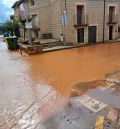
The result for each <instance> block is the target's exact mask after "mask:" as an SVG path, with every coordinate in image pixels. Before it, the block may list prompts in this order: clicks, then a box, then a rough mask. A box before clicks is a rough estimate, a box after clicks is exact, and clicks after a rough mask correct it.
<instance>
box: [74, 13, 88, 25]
mask: <svg viewBox="0 0 120 129" xmlns="http://www.w3.org/2000/svg"><path fill="white" fill-rule="evenodd" d="M88 21H89V15H88V14H85V15H83V16H82V17H79V19H78V17H77V16H75V25H74V26H75V27H81V26H88V24H89V23H88Z"/></svg>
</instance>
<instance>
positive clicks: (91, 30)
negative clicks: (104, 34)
mask: <svg viewBox="0 0 120 129" xmlns="http://www.w3.org/2000/svg"><path fill="white" fill-rule="evenodd" d="M96 37H97V27H96V26H89V27H88V43H96Z"/></svg>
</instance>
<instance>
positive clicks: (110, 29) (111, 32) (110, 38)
mask: <svg viewBox="0 0 120 129" xmlns="http://www.w3.org/2000/svg"><path fill="white" fill-rule="evenodd" d="M109 40H113V26H109Z"/></svg>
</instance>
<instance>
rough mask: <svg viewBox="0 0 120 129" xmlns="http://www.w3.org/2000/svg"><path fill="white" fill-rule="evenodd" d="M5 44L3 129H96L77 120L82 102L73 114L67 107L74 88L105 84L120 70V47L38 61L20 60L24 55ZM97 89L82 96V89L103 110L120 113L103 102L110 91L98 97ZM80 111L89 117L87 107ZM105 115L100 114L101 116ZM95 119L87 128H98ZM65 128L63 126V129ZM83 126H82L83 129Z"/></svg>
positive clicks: (0, 89) (0, 73)
mask: <svg viewBox="0 0 120 129" xmlns="http://www.w3.org/2000/svg"><path fill="white" fill-rule="evenodd" d="M2 40H3V39H2V38H1V39H0V129H35V128H36V129H48V128H49V129H65V128H66V129H67V128H69V129H73V128H74V127H75V126H76V128H74V129H92V128H88V127H87V126H83V125H85V122H86V121H85V119H86V118H85V117H84V115H83V120H81V118H80V115H81V114H78V112H79V110H80V107H79V108H78V103H79V102H77V101H78V100H79V99H77V100H76V98H75V99H72V100H71V103H72V104H73V105H77V106H73V107H74V108H73V109H72V107H71V106H68V107H66V104H67V103H68V101H69V100H70V99H69V96H70V93H71V90H72V88H73V87H74V85H77V84H78V83H81V82H87V81H93V80H99V79H105V76H106V74H108V73H111V72H113V71H117V70H120V44H119V43H111V44H104V45H103V44H101V45H95V46H89V47H81V48H74V49H68V50H62V51H55V52H49V53H44V54H40V55H33V56H28V55H26V54H25V53H23V56H21V55H20V53H19V51H9V50H8V49H7V46H6V43H4V42H3V41H2ZM107 86H108V85H107ZM107 86H106V87H107ZM92 88H93V90H91V89H92ZM96 88H97V86H93V87H91V86H90V85H88V86H86V87H81V88H79V90H81V89H82V92H83V93H82V94H84V93H85V94H86V95H87V96H91V97H93V98H94V99H97V100H99V101H100V102H103V103H104V104H103V105H102V106H103V107H104V108H105V107H106V106H107V105H112V106H114V107H115V108H116V107H118V109H119V108H120V105H119V104H118V105H117V103H112V102H110V101H109V100H108V98H107V97H106V96H105V98H106V100H104V97H101V96H100V94H103V96H104V94H106V92H105V93H104V92H103V91H105V89H104V90H100V91H99V89H96ZM88 90H89V91H88ZM114 90H115V91H116V88H112V89H110V90H107V96H110V97H111V99H113V101H114V98H116V96H115V92H114V95H113V96H111V93H112V92H113V91H114ZM87 91H88V92H87ZM86 92H87V93H86ZM97 94H98V96H97ZM118 95H120V94H119V93H118ZM87 99H88V97H87ZM89 99H90V97H89ZM103 100H104V101H103ZM119 100H120V99H119V97H118V98H117V102H120V101H119ZM82 102H83V101H82ZM82 102H81V103H82ZM86 107H87V105H86ZM81 110H82V114H84V113H85V114H88V113H89V112H90V111H87V109H85V110H84V108H83V107H82V106H81ZM81 110H80V111H81ZM83 110H84V111H83ZM103 112H104V111H101V114H103ZM65 114H67V116H66V115H65ZM70 114H72V115H70ZM71 116H72V117H71ZM68 117H69V118H68ZM94 117H95V115H94V114H93V115H92V116H91V114H90V116H89V114H88V118H93V119H92V120H91V121H90V122H89V123H88V125H90V126H92V127H93V124H94V123H95V119H94ZM49 118H50V119H49ZM63 118H64V119H65V120H64V119H63ZM79 118H80V119H79ZM73 119H74V120H73ZM70 120H71V121H70ZM72 120H73V121H72ZM86 120H88V119H86ZM88 121H89V120H88ZM66 122H69V124H70V125H71V126H70V127H69V125H67V124H66ZM60 123H61V125H59V126H58V124H60ZM78 123H82V124H83V125H81V128H80V126H79V124H78ZM63 125H64V126H63ZM90 126H89V127H90ZM111 129H112V128H111Z"/></svg>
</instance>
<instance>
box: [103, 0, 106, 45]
mask: <svg viewBox="0 0 120 129" xmlns="http://www.w3.org/2000/svg"><path fill="white" fill-rule="evenodd" d="M105 5H106V1H105V0H104V9H103V10H104V14H103V43H105V14H106V13H105V11H106V9H105Z"/></svg>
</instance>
